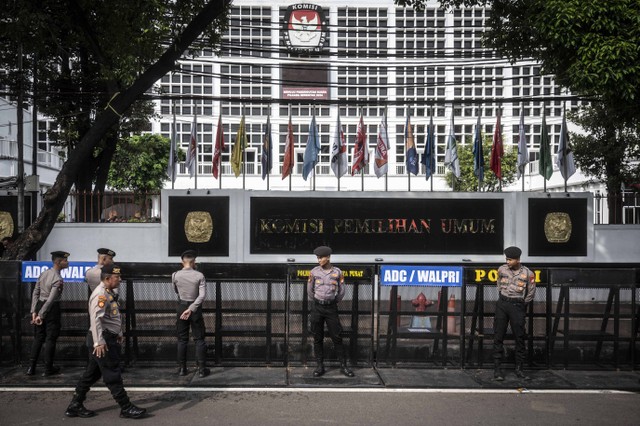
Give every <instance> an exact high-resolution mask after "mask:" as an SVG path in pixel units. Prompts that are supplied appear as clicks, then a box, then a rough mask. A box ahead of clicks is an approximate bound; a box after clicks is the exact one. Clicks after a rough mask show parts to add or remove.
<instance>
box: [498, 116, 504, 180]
mask: <svg viewBox="0 0 640 426" xmlns="http://www.w3.org/2000/svg"><path fill="white" fill-rule="evenodd" d="M498 117H499V118H502V106H499V107H498ZM499 127H500V129H498V132H499V134H500V140H501V146H504V139H503V138H502V120H500V126H499ZM503 149H504V148H503ZM498 161H499V162H500V177H499V178H498V189H499V190H500V192H502V155H500V156H498Z"/></svg>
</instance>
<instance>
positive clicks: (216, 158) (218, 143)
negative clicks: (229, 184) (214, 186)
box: [212, 115, 227, 179]
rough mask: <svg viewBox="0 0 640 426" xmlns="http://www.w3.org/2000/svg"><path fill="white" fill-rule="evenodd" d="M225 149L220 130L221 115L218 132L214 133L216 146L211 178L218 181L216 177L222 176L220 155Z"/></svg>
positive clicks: (222, 131)
mask: <svg viewBox="0 0 640 426" xmlns="http://www.w3.org/2000/svg"><path fill="white" fill-rule="evenodd" d="M225 149H227V147H226V146H225V145H224V130H223V129H222V115H220V117H218V130H217V131H216V145H215V148H214V151H213V168H212V171H213V177H214V178H216V179H218V175H222V173H221V171H220V164H221V162H222V153H223V152H224V150H225Z"/></svg>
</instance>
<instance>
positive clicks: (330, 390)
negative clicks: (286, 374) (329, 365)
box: [0, 386, 637, 395]
mask: <svg viewBox="0 0 640 426" xmlns="http://www.w3.org/2000/svg"><path fill="white" fill-rule="evenodd" d="M74 390H75V388H72V387H69V388H64V387H60V388H47V387H33V388H29V387H21V388H18V387H15V388H13V387H0V392H73V391H74ZM91 391H92V392H100V391H102V392H109V389H107V388H106V387H96V388H91ZM127 392H205V393H207V392H209V393H213V392H225V393H232V392H234V393H242V392H274V393H276V392H277V393H447V394H510V393H514V394H523V393H528V394H571V395H575V394H580V395H603V394H616V395H625V394H629V395H631V394H637V392H634V391H623V390H614V389H524V388H516V389H410V388H403V389H390V388H307V387H304V388H296V387H281V388H279V387H267V388H260V387H251V388H249V387H247V388H243V387H228V388H227V387H219V388H215V387H206V388H197V387H144V386H127Z"/></svg>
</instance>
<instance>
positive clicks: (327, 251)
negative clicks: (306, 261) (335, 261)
mask: <svg viewBox="0 0 640 426" xmlns="http://www.w3.org/2000/svg"><path fill="white" fill-rule="evenodd" d="M313 254H315V255H316V256H318V257H324V256H331V247H327V246H320V247H316V249H315V250H314V251H313Z"/></svg>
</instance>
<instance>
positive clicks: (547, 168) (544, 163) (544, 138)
mask: <svg viewBox="0 0 640 426" xmlns="http://www.w3.org/2000/svg"><path fill="white" fill-rule="evenodd" d="M538 169H539V170H538V172H539V173H540V175H542V176H543V177H544V178H545V180H549V179H551V175H553V164H552V163H551V147H550V145H549V133H548V132H547V119H546V117H545V113H544V109H543V112H542V128H541V129H540V159H539V160H538Z"/></svg>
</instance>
